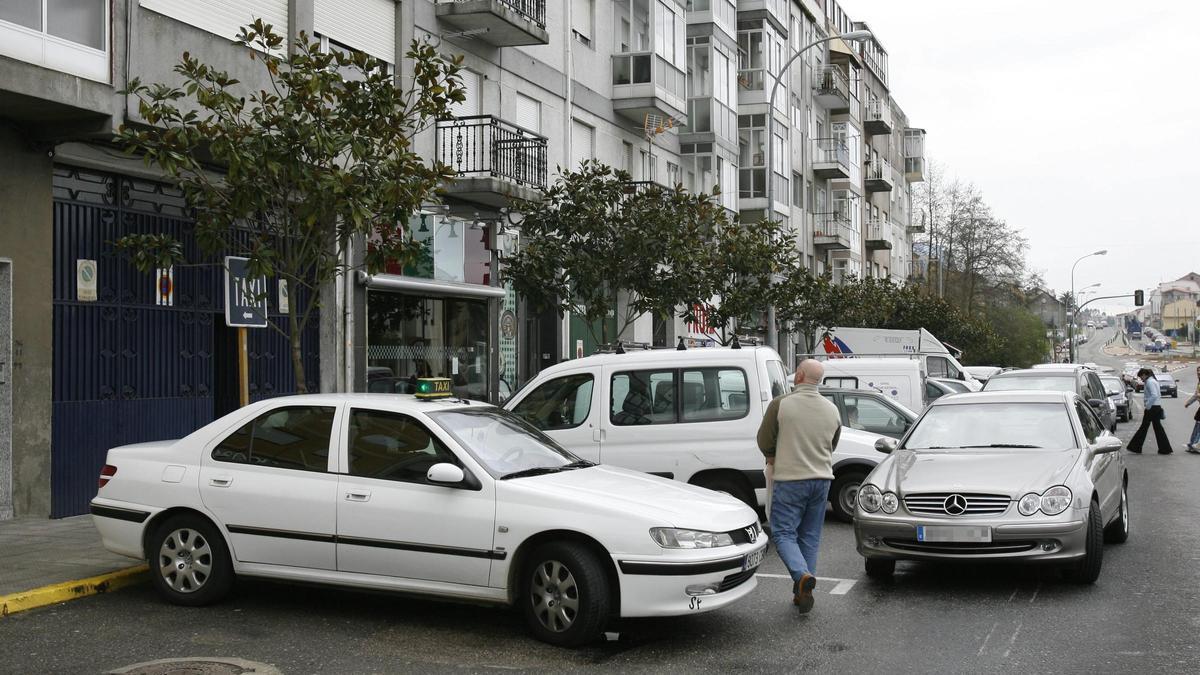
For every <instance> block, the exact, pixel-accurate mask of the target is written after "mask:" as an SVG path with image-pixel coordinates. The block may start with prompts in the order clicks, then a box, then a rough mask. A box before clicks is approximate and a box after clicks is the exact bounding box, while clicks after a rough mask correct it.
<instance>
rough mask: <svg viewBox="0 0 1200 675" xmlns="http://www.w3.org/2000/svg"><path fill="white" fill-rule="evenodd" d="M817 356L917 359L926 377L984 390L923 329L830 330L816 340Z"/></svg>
mask: <svg viewBox="0 0 1200 675" xmlns="http://www.w3.org/2000/svg"><path fill="white" fill-rule="evenodd" d="M955 351H956V352H957V351H958V350H955ZM816 353H817V354H818V355H820V354H828V355H830V356H842V357H848V356H866V357H893V356H910V357H911V356H916V357H918V358H919V359H920V361H921V367H922V370H923V371H924V372H925V375H926V376H928V377H945V378H950V379H954V380H961V381H962V382H963V383H964V384H966V386H967V388H969V389H970V390H971V391H979V390H980V389H983V385H982V384H980V383H979V381H978V380H976V379H975V378H974V377H972V376H971V374H970V373H968V372H967V371H966V370H965V369H964V368H963V365H962V364H961V363H959V362H958V359H957V358H955V353H953V352H951V351H950V349H948V348H947V347H946V345H945V344H943V343H942V342H941V341H940V340H938V339H937V338H936V337H934V335H933V333H930V332H929V331H927V330H925V329H924V328H918V329H916V330H896V329H887V328H830V329H829V330H827V331H826V332H825V334H824V335H823V337H822V339H820V340H818V341H817V349H816Z"/></svg>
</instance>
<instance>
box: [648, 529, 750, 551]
mask: <svg viewBox="0 0 1200 675" xmlns="http://www.w3.org/2000/svg"><path fill="white" fill-rule="evenodd" d="M650 538H651V539H653V540H654V543H656V544H658V545H659V546H661V547H663V548H720V547H722V546H733V537H730V536H729V535H728V534H726V533H724V532H706V531H704V530H681V529H678V528H674V527H652V528H650Z"/></svg>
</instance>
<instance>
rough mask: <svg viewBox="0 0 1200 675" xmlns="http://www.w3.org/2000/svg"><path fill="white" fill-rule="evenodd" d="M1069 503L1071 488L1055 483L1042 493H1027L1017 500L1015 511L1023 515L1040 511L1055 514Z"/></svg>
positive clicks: (1030, 514)
mask: <svg viewBox="0 0 1200 675" xmlns="http://www.w3.org/2000/svg"><path fill="white" fill-rule="evenodd" d="M1070 505H1071V489H1070V488H1068V487H1066V486H1065V485H1055V486H1054V487H1052V488H1050V489H1049V490H1046V491H1045V492H1043V493H1042V494H1040V495H1038V494H1034V493H1032V492H1030V493H1029V494H1027V495H1025V496H1024V497H1021V500H1020V501H1019V502H1017V511H1019V512H1020V514H1021V515H1023V516H1032V515H1033V514H1035V513H1037V512H1038V511H1041V512H1042V513H1044V514H1046V515H1048V516H1057V515H1058V514H1060V513H1062V512H1063V511H1066V510H1067V507H1068V506H1070Z"/></svg>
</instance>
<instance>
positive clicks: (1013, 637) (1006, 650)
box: [1004, 621, 1021, 659]
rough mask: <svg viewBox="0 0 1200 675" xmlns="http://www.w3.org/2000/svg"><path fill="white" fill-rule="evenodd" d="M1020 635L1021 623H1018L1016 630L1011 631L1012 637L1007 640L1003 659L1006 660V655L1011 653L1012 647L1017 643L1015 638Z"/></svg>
mask: <svg viewBox="0 0 1200 675" xmlns="http://www.w3.org/2000/svg"><path fill="white" fill-rule="evenodd" d="M1020 634H1021V622H1020V621H1018V622H1017V629H1016V630H1014V631H1013V634H1012V637H1011V638H1009V640H1008V649H1005V650H1004V658H1006V659H1007V658H1008V655H1009V654H1010V653H1011V652H1012V648H1013V645H1015V644H1016V643H1017V636H1018V635H1020Z"/></svg>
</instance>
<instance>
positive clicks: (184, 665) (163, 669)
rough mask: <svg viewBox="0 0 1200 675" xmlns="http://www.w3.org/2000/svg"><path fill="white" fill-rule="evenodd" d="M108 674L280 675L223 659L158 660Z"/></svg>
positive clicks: (265, 667) (249, 663)
mask: <svg viewBox="0 0 1200 675" xmlns="http://www.w3.org/2000/svg"><path fill="white" fill-rule="evenodd" d="M108 672H109V673H110V674H111V675H243V673H254V674H255V675H280V672H279V669H278V668H276V667H275V666H272V665H268V664H266V663H255V662H254V661H246V660H244V659H223V658H186V659H159V660H157V661H146V662H145V663H135V664H133V665H132V666H125V667H124V668H118V669H116V670H110V671H108Z"/></svg>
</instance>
